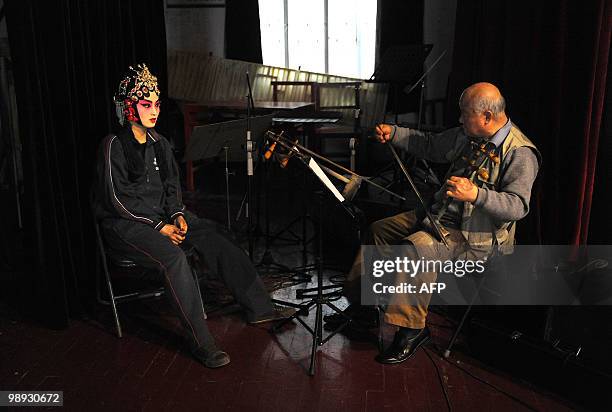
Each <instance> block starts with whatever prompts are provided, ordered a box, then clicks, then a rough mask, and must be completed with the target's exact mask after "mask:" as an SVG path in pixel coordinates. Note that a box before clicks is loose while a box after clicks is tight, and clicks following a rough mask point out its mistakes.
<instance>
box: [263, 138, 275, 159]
mask: <svg viewBox="0 0 612 412" xmlns="http://www.w3.org/2000/svg"><path fill="white" fill-rule="evenodd" d="M274 149H276V142H272V144H271V145H270V146H268V150H266V152H265V153H264V159H265V160H270V158H271V157H272V153H274Z"/></svg>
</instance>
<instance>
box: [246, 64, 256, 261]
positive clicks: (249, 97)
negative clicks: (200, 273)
mask: <svg viewBox="0 0 612 412" xmlns="http://www.w3.org/2000/svg"><path fill="white" fill-rule="evenodd" d="M246 82H247V87H248V89H249V92H248V94H247V96H246V99H247V118H246V152H247V204H246V215H247V220H248V223H247V225H248V227H247V234H248V241H249V258H250V259H251V261H252V260H253V210H252V209H253V203H252V196H253V141H252V140H251V110H252V109H255V105H254V102H253V92H252V90H251V80H250V78H249V72H248V71H247V72H246Z"/></svg>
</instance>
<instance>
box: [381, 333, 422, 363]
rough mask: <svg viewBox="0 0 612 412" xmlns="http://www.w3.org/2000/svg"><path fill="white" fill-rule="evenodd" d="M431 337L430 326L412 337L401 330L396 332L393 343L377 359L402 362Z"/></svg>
mask: <svg viewBox="0 0 612 412" xmlns="http://www.w3.org/2000/svg"><path fill="white" fill-rule="evenodd" d="M430 338H431V333H430V332H429V328H427V327H424V328H423V329H421V331H420V332H419V333H418V334H417V335H416V336H414V337H412V338H406V337H404V336H402V335H401V333H400V332H396V333H395V336H394V337H393V343H391V346H389V347H388V348H387V349H386V350H385V351H384V352H383V353H381V354H380V355H378V356H376V361H377V362H380V363H386V364H390V363H402V362H404V361H405V360H407V359H410V357H412V355H414V353H415V352H416V350H417V349H418V348H419V347H420V346H421V345H423V344H425V343H426V342H427V341H428V340H429V339H430Z"/></svg>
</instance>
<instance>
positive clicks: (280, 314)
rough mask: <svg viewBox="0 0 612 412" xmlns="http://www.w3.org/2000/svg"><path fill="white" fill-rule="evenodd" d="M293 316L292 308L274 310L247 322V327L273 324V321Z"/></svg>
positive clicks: (293, 310)
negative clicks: (267, 323)
mask: <svg viewBox="0 0 612 412" xmlns="http://www.w3.org/2000/svg"><path fill="white" fill-rule="evenodd" d="M293 315H295V309H294V308H288V307H287V308H274V310H272V311H271V312H267V313H264V314H261V315H256V316H254V317H253V318H251V319H249V320H248V322H247V323H248V324H249V325H258V324H260V323H266V322H273V321H275V320H283V319H287V318H290V317H291V316H293Z"/></svg>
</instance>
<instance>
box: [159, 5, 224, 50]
mask: <svg viewBox="0 0 612 412" xmlns="http://www.w3.org/2000/svg"><path fill="white" fill-rule="evenodd" d="M165 3H166V10H165V19H166V44H167V47H168V49H172V50H188V51H195V52H200V53H205V54H208V55H213V56H217V57H225V5H224V2H219V1H214V0H213V1H210V0H209V1H207V0H195V1H194V0H181V1H175V0H166V1H165ZM213 3H214V4H215V5H219V4H220V5H222V7H197V6H198V5H211V4H213ZM174 4H180V5H192V6H193V7H188V8H173V7H171V6H172V5H174Z"/></svg>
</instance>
